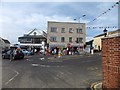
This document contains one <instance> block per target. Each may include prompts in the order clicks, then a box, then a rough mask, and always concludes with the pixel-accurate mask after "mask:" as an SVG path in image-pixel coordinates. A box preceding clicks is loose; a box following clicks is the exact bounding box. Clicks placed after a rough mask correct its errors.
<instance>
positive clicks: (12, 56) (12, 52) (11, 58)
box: [10, 49, 15, 61]
mask: <svg viewBox="0 0 120 90" xmlns="http://www.w3.org/2000/svg"><path fill="white" fill-rule="evenodd" d="M14 52H15V50H14V49H11V52H10V61H12V60H13V59H14Z"/></svg>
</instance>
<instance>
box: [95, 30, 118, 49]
mask: <svg viewBox="0 0 120 90" xmlns="http://www.w3.org/2000/svg"><path fill="white" fill-rule="evenodd" d="M118 35H120V29H118V30H114V31H110V32H108V33H107V37H111V36H118ZM103 37H105V36H104V34H100V35H97V36H95V37H94V41H93V46H94V50H98V51H101V49H102V44H101V39H102V38H103Z"/></svg>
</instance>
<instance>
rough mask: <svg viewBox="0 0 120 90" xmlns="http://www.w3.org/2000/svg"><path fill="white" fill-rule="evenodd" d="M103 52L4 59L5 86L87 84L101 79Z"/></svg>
mask: <svg viewBox="0 0 120 90" xmlns="http://www.w3.org/2000/svg"><path fill="white" fill-rule="evenodd" d="M101 63H102V62H101V55H99V54H94V55H89V56H77V55H76V56H64V57H62V58H61V59H57V58H56V59H54V58H53V57H45V58H43V57H42V56H40V55H33V56H26V57H25V58H24V59H23V60H15V61H9V60H8V59H4V60H2V87H3V88H84V89H85V90H87V89H88V88H89V87H90V85H91V84H92V83H94V82H96V81H101V79H102V74H101Z"/></svg>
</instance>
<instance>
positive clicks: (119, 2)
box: [88, 0, 120, 23]
mask: <svg viewBox="0 0 120 90" xmlns="http://www.w3.org/2000/svg"><path fill="white" fill-rule="evenodd" d="M118 4H120V0H119V1H118V2H116V3H115V4H114V5H112V6H111V8H109V9H107V10H106V11H104V12H103V13H102V14H100V15H98V16H97V17H96V18H94V19H93V20H92V21H90V22H88V23H91V22H93V21H95V20H97V19H98V18H99V17H101V16H102V15H105V14H106V13H108V12H109V11H111V10H112V9H113V8H114V7H116V6H117V5H118Z"/></svg>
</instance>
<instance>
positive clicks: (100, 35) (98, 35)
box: [94, 33, 104, 38]
mask: <svg viewBox="0 0 120 90" xmlns="http://www.w3.org/2000/svg"><path fill="white" fill-rule="evenodd" d="M100 36H104V33H103V34H99V35H97V36H95V37H94V38H96V37H100Z"/></svg>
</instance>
